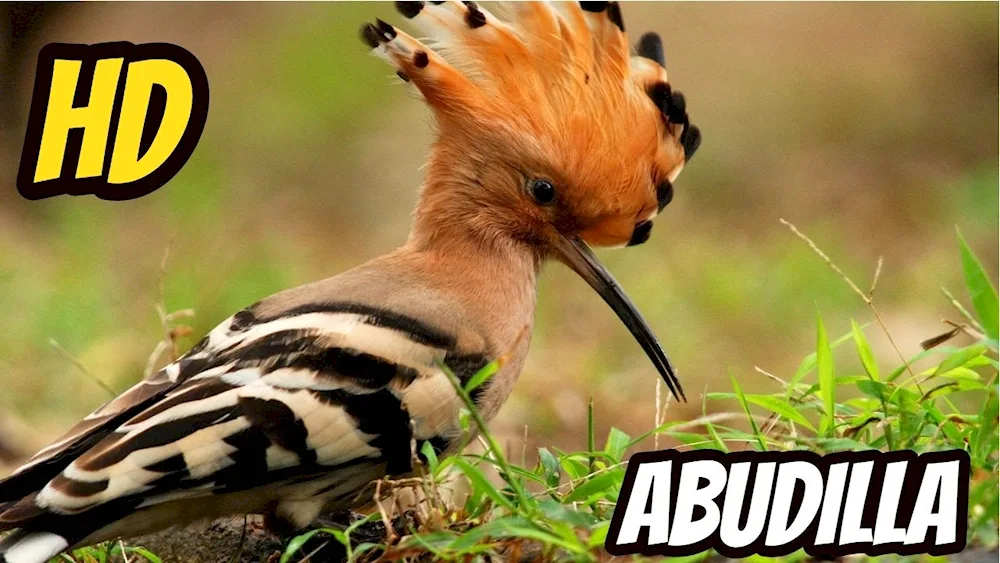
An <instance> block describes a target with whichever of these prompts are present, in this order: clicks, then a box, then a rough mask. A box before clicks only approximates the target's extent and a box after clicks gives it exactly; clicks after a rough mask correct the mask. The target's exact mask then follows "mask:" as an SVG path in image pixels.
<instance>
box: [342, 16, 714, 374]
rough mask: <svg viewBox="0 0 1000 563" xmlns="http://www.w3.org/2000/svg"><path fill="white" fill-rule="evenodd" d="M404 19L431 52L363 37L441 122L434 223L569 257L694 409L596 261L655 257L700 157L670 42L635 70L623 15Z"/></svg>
mask: <svg viewBox="0 0 1000 563" xmlns="http://www.w3.org/2000/svg"><path fill="white" fill-rule="evenodd" d="M396 7H397V10H398V11H399V12H400V13H401V14H402V15H403V16H405V17H406V18H407V19H408V20H410V22H411V24H412V25H413V27H415V28H416V29H417V30H419V32H420V33H421V34H422V36H424V37H426V39H424V40H423V41H418V40H417V39H415V38H413V37H412V36H410V35H408V34H406V33H404V32H403V31H401V30H399V29H397V28H395V27H394V26H392V25H390V24H387V23H385V22H382V21H377V23H374V24H366V25H365V26H363V27H362V30H361V35H362V39H363V40H364V41H365V42H366V43H367V44H368V45H369V46H370V47H372V48H373V49H374V50H375V52H376V53H378V54H380V55H381V56H384V57H386V58H387V59H388V60H389V61H390V62H391V63H392V64H393V65H394V66H395V67H396V68H397V70H398V74H399V76H400V77H401V78H402V79H404V80H406V81H408V82H411V83H412V84H413V85H414V86H415V87H416V89H417V90H418V91H419V92H420V94H422V96H423V98H424V99H425V100H426V102H427V104H428V105H429V106H430V107H431V108H432V109H433V110H434V114H435V118H436V123H437V127H438V137H437V141H436V142H435V145H434V149H433V151H432V155H431V160H430V164H429V167H428V170H427V180H426V183H425V187H424V192H423V194H422V200H421V206H420V207H419V208H418V210H417V220H418V222H420V221H421V219H422V217H421V215H422V214H424V215H427V216H428V217H427V222H428V224H431V225H440V224H441V223H442V222H444V221H456V220H459V221H462V222H463V223H464V225H465V226H466V227H467V228H468V229H469V230H470V231H472V232H474V233H475V234H476V235H477V236H479V237H481V238H484V239H491V240H510V241H515V242H518V243H526V244H528V245H531V246H532V247H533V248H535V249H537V251H538V252H539V254H540V255H544V256H555V257H557V258H559V259H560V260H562V261H563V262H565V263H566V264H567V265H569V266H570V267H571V268H573V269H574V270H575V271H576V272H577V273H578V274H580V275H581V276H582V277H584V278H585V279H586V280H587V281H588V282H589V283H590V284H591V286H593V287H594V288H595V289H596V290H597V291H598V292H599V293H600V294H601V295H602V297H604V298H605V300H607V301H608V303H609V304H610V305H611V306H612V307H613V308H614V309H615V311H616V312H617V313H618V314H619V316H620V317H621V318H622V320H623V321H624V322H625V323H626V325H628V326H629V328H630V329H631V330H632V332H633V334H634V335H635V336H636V338H637V339H638V340H639V342H640V343H641V344H642V345H643V348H644V349H645V350H646V352H647V353H648V354H649V355H650V357H651V358H652V359H653V361H654V363H656V365H657V367H658V368H659V370H660V372H661V374H663V375H664V378H665V379H666V380H667V383H668V385H669V386H670V387H671V389H672V390H674V391H675V394H679V393H678V392H679V391H680V388H679V384H677V382H676V378H675V377H674V376H673V371H672V368H670V365H669V363H668V362H667V359H666V356H665V355H664V354H663V352H662V350H661V349H660V348H659V345H658V344H657V343H656V339H655V337H653V336H652V333H651V331H650V330H649V327H648V326H647V325H646V323H645V322H644V321H643V320H642V318H641V317H640V316H639V314H638V313H637V312H636V310H635V307H634V306H633V305H632V304H631V302H630V301H629V300H628V298H627V297H626V296H625V294H624V293H623V292H622V291H621V288H620V287H619V286H618V284H617V283H616V282H615V281H614V279H613V278H612V277H611V275H610V274H609V273H608V272H607V271H606V270H605V269H604V268H603V267H602V266H601V265H600V263H599V262H598V261H597V259H596V257H595V256H594V255H593V253H592V252H591V251H590V247H589V245H593V246H626V245H634V244H641V243H643V242H645V241H646V240H647V239H648V238H649V236H650V231H651V229H652V226H653V223H652V220H653V218H654V217H655V216H656V215H657V214H658V213H659V212H660V211H662V210H663V208H664V207H665V206H666V205H667V204H668V203H669V202H670V200H671V199H672V198H673V181H674V180H675V179H676V178H677V176H678V174H679V173H680V171H681V169H682V168H683V166H684V164H685V162H687V160H688V159H690V158H691V156H692V155H693V153H694V151H695V149H697V147H698V144H699V141H700V134H699V131H698V129H697V128H696V127H695V126H693V125H692V124H691V123H690V122H689V120H688V116H687V113H686V109H685V102H684V98H683V96H682V95H681V94H680V93H679V92H676V91H674V90H672V88H671V86H670V84H669V82H668V81H667V72H666V70H665V68H664V56H663V47H662V44H661V41H660V38H659V37H658V36H657V35H655V34H652V33H650V34H646V35H644V36H643V37H642V38H641V39H640V40H639V42H638V44H637V45H636V52H635V55H632V54H631V53H630V49H629V41H628V38H627V36H626V33H625V29H624V23H623V19H622V14H621V9H620V7H619V5H618V3H617V2H579V3H576V2H573V3H570V2H557V3H544V2H513V3H511V4H510V5H509V8H508V9H509V12H510V14H509V15H508V17H506V18H504V19H498V18H497V17H495V16H493V15H492V14H490V13H489V12H487V11H486V10H485V9H483V8H481V7H479V6H477V5H476V4H475V3H473V2H458V1H448V2H427V3H425V2H397V3H396ZM445 210H447V211H445ZM429 230H435V231H436V230H437V229H429ZM675 387H676V389H675Z"/></svg>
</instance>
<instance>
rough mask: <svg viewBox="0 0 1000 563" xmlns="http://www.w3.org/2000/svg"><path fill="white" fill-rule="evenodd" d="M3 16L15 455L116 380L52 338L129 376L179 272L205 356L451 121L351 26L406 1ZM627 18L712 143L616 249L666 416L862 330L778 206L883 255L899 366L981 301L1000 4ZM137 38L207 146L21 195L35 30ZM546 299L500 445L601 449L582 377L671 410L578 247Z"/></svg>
mask: <svg viewBox="0 0 1000 563" xmlns="http://www.w3.org/2000/svg"><path fill="white" fill-rule="evenodd" d="M486 6H487V7H491V8H492V6H490V4H489V3H487V4H486ZM4 10H6V12H7V15H8V20H7V21H8V22H9V23H10V24H11V25H10V26H9V27H8V29H7V30H6V31H5V33H6V35H7V36H8V37H7V41H6V44H5V45H4V51H3V52H0V57H3V66H2V67H0V68H3V69H4V71H3V82H2V85H3V92H2V94H3V95H2V96H0V99H2V100H0V103H2V104H3V121H2V126H0V178H6V179H7V180H6V181H4V182H3V184H2V185H3V187H2V190H3V193H2V198H3V199H2V203H0V389H2V390H3V392H2V393H0V434H2V435H4V436H5V439H6V440H7V441H8V442H9V443H10V444H11V445H12V447H13V448H14V449H15V450H17V451H20V452H21V453H23V454H27V453H30V451H31V450H33V449H34V448H37V447H40V446H42V445H44V444H45V443H46V442H47V441H48V440H51V439H53V438H54V437H56V436H57V435H58V434H59V433H61V432H62V431H63V430H65V429H66V428H67V427H68V426H69V425H71V424H72V423H73V422H75V421H76V420H77V419H78V418H79V417H81V416H83V415H85V414H86V413H87V412H89V411H90V410H92V409H93V408H95V407H96V406H98V405H99V404H101V403H103V402H104V401H105V400H107V398H108V394H107V392H106V391H105V390H104V389H102V388H101V387H100V386H99V385H98V384H96V383H95V382H94V381H93V380H91V379H89V378H87V377H86V376H84V375H83V374H81V372H80V370H79V369H77V367H75V366H74V365H73V363H72V362H71V361H69V360H68V359H67V358H66V356H65V355H63V354H62V353H61V352H59V351H58V350H56V349H55V348H54V347H53V346H52V345H51V344H50V340H54V341H56V342H58V344H59V346H61V347H62V348H63V349H65V350H66V351H67V352H68V353H69V354H71V355H72V356H73V357H75V358H76V359H77V360H78V361H79V362H80V363H81V364H82V365H83V366H85V367H86V368H87V369H88V370H89V371H91V372H92V373H93V374H95V375H96V376H97V377H99V378H100V379H101V380H103V381H104V382H106V383H107V384H108V385H109V386H111V387H112V388H113V389H115V390H122V389H125V388H126V387H128V386H129V385H130V384H132V383H133V382H135V381H136V379H137V378H138V377H140V376H141V374H142V372H143V369H144V367H145V364H146V361H147V357H148V356H149V354H150V352H151V351H152V350H153V348H154V347H155V346H156V343H157V341H159V340H160V339H161V338H162V337H163V331H162V328H161V325H160V321H159V318H158V316H157V313H156V311H155V308H154V306H155V304H156V303H157V302H158V301H159V298H160V297H159V295H160V287H161V283H162V288H163V299H164V303H165V306H166V309H167V310H168V311H172V310H178V309H188V308H190V309H194V310H195V311H196V316H195V317H194V318H193V319H191V320H189V321H186V322H187V323H188V324H190V325H191V326H192V327H193V334H192V335H191V336H189V337H186V338H184V339H182V341H181V344H182V347H187V346H190V345H191V344H193V343H194V342H195V341H196V338H197V337H200V336H201V335H203V334H204V333H205V332H207V331H208V330H209V329H210V328H212V327H213V326H214V325H215V324H216V323H218V322H219V321H221V320H222V319H224V318H225V317H227V316H229V315H230V314H232V313H233V312H234V311H236V310H237V309H239V308H241V307H243V306H245V305H247V304H249V303H251V302H253V301H255V300H257V299H259V298H261V297H264V296H266V295H268V294H270V293H273V292H275V291H278V290H280V289H283V288H287V287H291V286H294V285H297V284H301V283H305V282H308V281H312V280H316V279H319V278H323V277H327V276H331V275H335V274H337V273H338V272H340V271H343V270H345V269H347V268H349V267H351V266H354V265H356V264H358V263H360V262H362V261H364V260H366V259H368V258H372V257H374V256H376V255H378V254H381V253H384V252H387V251H389V250H391V249H393V248H394V247H396V246H397V245H399V244H401V243H402V242H403V241H404V240H405V237H406V233H407V230H408V227H409V217H408V214H409V212H410V210H411V209H412V208H413V205H414V203H415V199H416V194H417V188H418V187H419V185H420V178H421V171H420V165H421V163H422V159H423V158H424V156H425V155H426V152H427V148H428V144H429V143H430V141H431V132H430V128H429V127H428V124H429V121H430V114H429V112H428V111H427V110H426V109H425V108H424V107H422V105H421V103H420V102H419V101H418V100H416V98H415V97H414V96H412V95H410V94H409V93H408V91H407V89H408V87H407V86H404V85H402V84H401V83H400V82H399V80H398V79H396V78H395V76H394V73H393V72H392V70H391V69H390V68H389V67H388V66H386V65H385V64H384V63H382V62H381V61H379V60H377V59H375V58H373V57H370V56H368V55H367V53H366V50H365V48H364V47H363V46H362V44H361V43H360V42H359V41H358V40H357V38H356V29H357V28H358V26H359V24H360V23H361V22H363V21H368V20H371V19H373V18H374V17H375V16H380V17H382V18H383V19H387V20H389V21H392V22H395V23H401V21H402V19H403V18H402V17H401V16H398V15H396V14H395V13H394V11H393V9H392V6H391V5H389V4H359V3H338V4H280V5H278V4H253V5H250V4H239V3H234V4H228V3H227V4H187V3H184V4H87V5H70V6H60V5H56V6H51V7H46V8H45V9H36V10H34V11H32V10H30V9H26V8H24V7H18V6H4ZM624 14H625V22H626V26H627V29H629V30H630V32H631V33H632V36H633V37H638V35H639V34H640V33H642V32H644V31H647V30H655V31H658V32H659V33H660V34H661V35H662V37H663V39H664V43H665V46H666V51H667V63H668V70H669V72H670V77H671V81H672V83H673V84H674V86H675V88H678V89H680V90H682V91H683V92H684V93H685V95H686V96H687V100H688V109H689V112H690V114H691V116H692V119H693V121H694V122H695V123H697V124H698V126H699V127H700V128H701V129H702V132H703V136H704V142H703V144H702V147H701V149H700V151H699V153H698V155H697V157H696V158H695V159H694V160H693V161H692V163H691V164H690V165H689V166H687V167H685V170H684V173H683V174H682V175H681V177H680V179H679V180H678V181H677V182H676V197H675V199H674V204H673V205H671V206H670V208H669V209H668V210H667V211H666V212H665V214H664V216H663V217H661V218H660V219H659V220H658V221H657V224H658V225H659V226H658V227H657V228H656V229H654V230H653V235H652V238H651V240H650V242H649V243H647V244H645V245H643V246H640V247H637V248H634V249H628V250H624V251H618V250H609V251H606V252H602V258H603V259H604V260H605V261H606V263H607V264H608V266H609V267H610V269H611V270H612V271H613V272H614V273H615V274H616V275H617V277H618V278H619V280H620V281H621V283H622V285H623V286H624V287H625V288H626V290H627V291H628V292H629V293H630V294H631V295H632V297H633V298H634V300H635V301H636V302H637V304H638V305H639V308H640V309H641V310H642V311H643V312H644V313H645V315H646V316H647V317H648V319H649V321H650V323H651V324H652V326H653V327H654V329H655V330H656V332H657V333H658V335H659V336H660V339H661V340H662V341H663V343H664V345H665V347H666V349H667V350H668V352H669V354H670V357H671V359H672V361H673V362H674V363H675V365H676V366H677V368H678V370H679V373H680V376H681V378H682V380H683V382H684V384H685V387H686V389H687V393H688V397H689V398H691V399H692V402H691V403H690V404H688V405H684V406H678V405H672V406H671V407H670V409H669V412H668V418H690V417H692V416H694V415H696V414H697V413H698V412H700V409H701V400H700V395H701V394H702V393H703V392H704V391H705V390H709V391H721V390H728V389H729V383H728V375H727V374H728V373H729V372H730V371H731V372H732V373H733V374H735V375H736V376H737V377H739V378H740V380H741V382H742V386H743V388H744V389H745V390H747V391H748V392H763V391H767V390H770V389H771V388H772V384H771V382H770V381H769V380H767V379H766V378H764V377H762V376H760V375H758V374H757V373H755V372H754V370H753V368H754V366H761V367H763V368H765V369H767V370H768V371H771V372H772V373H775V374H778V375H779V376H785V377H787V376H789V375H790V374H791V373H792V372H793V371H794V369H795V367H796V366H797V365H798V363H799V361H800V360H801V358H802V357H803V356H804V355H805V354H807V353H808V352H809V351H810V349H811V348H812V346H813V342H814V338H815V336H814V334H815V333H814V318H815V314H816V311H817V309H818V310H819V311H820V312H821V313H822V314H823V316H824V318H825V319H826V324H827V329H828V330H829V331H830V333H831V335H832V336H833V335H839V334H841V333H843V332H845V331H846V330H848V328H849V319H850V318H851V317H856V318H858V319H859V320H862V321H867V320H870V312H869V311H868V310H867V308H866V307H865V306H864V303H862V302H861V300H860V299H859V298H858V297H857V296H856V295H855V294H853V293H852V292H851V290H850V289H849V288H848V287H847V286H846V285H845V284H844V283H843V282H842V281H841V280H840V279H838V278H837V276H836V275H834V274H833V273H832V272H830V270H829V269H828V267H827V266H826V265H825V264H824V263H823V262H822V261H821V260H819V259H818V258H817V257H816V256H815V255H814V254H813V253H812V252H811V251H810V250H809V249H808V248H807V247H806V246H805V245H804V244H803V243H802V242H801V241H799V240H798V239H796V238H795V237H794V236H793V235H792V234H791V233H790V232H789V231H788V230H787V229H786V228H785V227H784V226H782V225H781V224H780V223H779V221H778V219H779V218H785V219H787V220H789V221H791V222H793V223H795V224H796V225H797V226H798V227H799V228H800V229H802V230H803V231H805V232H806V233H808V234H809V235H810V236H811V237H813V238H814V239H815V240H816V241H817V243H818V244H819V245H820V246H821V247H823V248H824V250H826V251H827V252H828V253H829V254H830V255H831V256H832V257H833V258H834V260H836V261H837V262H838V264H839V265H840V266H841V267H842V268H843V269H844V270H845V271H846V272H847V273H848V274H849V275H850V276H852V277H853V278H854V279H855V280H856V281H857V282H858V284H859V285H861V286H863V287H866V288H867V286H868V284H869V283H870V279H871V276H872V274H873V273H874V269H875V264H876V261H877V259H878V257H879V256H884V257H885V266H884V270H883V273H882V277H881V280H880V282H879V286H878V290H877V293H876V299H877V301H878V303H879V304H880V308H881V311H882V314H883V316H884V318H885V320H886V323H887V325H888V327H889V329H890V330H891V331H892V333H893V335H894V337H895V340H896V342H897V343H898V344H899V346H900V348H901V349H902V350H903V352H904V353H905V354H907V355H909V354H910V353H913V352H915V351H916V350H917V349H918V346H919V342H920V340H922V339H924V338H927V337H930V336H933V335H935V334H937V333H939V332H943V330H944V329H945V328H946V327H945V326H944V325H943V324H941V319H942V318H947V317H950V318H954V317H955V316H956V315H955V314H954V313H953V312H952V311H951V309H950V308H949V307H948V306H947V304H946V302H945V300H944V299H943V298H942V297H941V295H940V292H939V287H940V286H946V287H949V288H951V289H952V291H954V292H955V293H956V294H959V295H961V290H962V287H963V284H962V282H961V269H960V266H959V258H958V251H957V243H956V240H955V228H956V226H957V227H959V228H961V230H962V232H963V234H964V235H965V237H966V238H967V239H968V240H969V243H970V245H971V246H972V247H973V249H974V250H975V251H976V252H977V253H978V254H979V255H980V257H981V258H982V259H983V260H984V261H985V263H986V266H987V268H988V269H989V270H991V271H994V272H995V271H996V270H997V253H998V248H997V243H998V236H997V233H998V203H997V194H998V178H997V168H998V160H997V154H998V141H997V139H998V104H997V101H998V77H997V69H998V56H997V41H998V38H997V29H998V18H997V5H996V4H995V3H989V4H986V3H983V4H977V3H940V4H938V3H920V4H905V3H877V4H868V3H865V4H856V3H843V4H820V3H810V4H787V3H782V4H742V3H740V4H729V3H713V4H693V3H679V4H675V3H663V4H653V3H642V4H629V5H626V6H625V7H624ZM5 23H7V22H0V27H3V25H4V24H5ZM117 40H128V41H132V42H135V43H143V42H151V41H167V42H172V43H176V44H179V45H182V46H184V47H186V48H187V49H189V50H190V51H192V52H193V53H195V54H196V55H197V56H198V58H199V59H200V60H201V62H202V64H203V65H204V67H205V69H206V71H207V73H208V77H209V81H210V85H211V104H210V110H209V118H208V123H207V126H206V128H205V132H204V135H203V137H202V139H201V142H200V144H199V146H198V148H197V150H196V151H195V153H194V156H193V157H192V158H191V160H190V161H189V162H188V164H187V166H186V167H185V168H184V169H183V170H182V171H181V172H180V174H179V175H178V176H177V177H176V178H174V179H173V180H172V181H171V182H170V183H168V184H167V185H166V186H165V187H163V188H161V189H160V190H158V191H156V192H154V193H153V194H151V195H149V196H147V197H143V198H141V199H138V200H133V201H128V202H105V201H99V200H97V199H95V198H93V197H90V196H87V197H79V198H72V197H68V196H61V197H58V198H54V199H49V200H44V201H35V202H29V201H26V200H23V199H21V198H20V196H18V195H17V192H16V190H15V187H14V177H15V173H16V169H17V161H18V159H19V156H20V151H21V143H22V140H23V135H24V129H23V128H24V125H23V124H24V118H25V116H26V114H27V110H28V99H29V96H30V91H31V85H32V83H33V77H34V65H35V59H36V57H37V53H38V49H39V48H41V46H42V45H44V44H45V43H49V42H73V43H98V42H103V41H117ZM168 246H169V248H170V256H169V260H168V262H167V266H166V269H165V271H164V275H162V276H161V259H162V257H163V255H164V252H165V250H166V249H167V248H168ZM539 292H540V296H539V304H540V305H539V310H538V314H537V319H538V322H537V329H536V332H535V335H534V340H533V343H532V351H531V353H530V355H529V360H528V363H527V365H526V367H525V369H524V373H523V376H522V378H521V381H520V382H519V383H518V386H517V387H516V390H515V393H514V396H513V398H512V399H511V400H510V402H509V403H508V404H507V405H506V406H505V407H504V409H503V410H502V411H501V414H500V415H499V417H498V419H497V420H496V421H495V422H494V428H495V429H496V430H497V433H498V435H499V436H502V437H505V438H507V439H508V441H509V443H510V446H511V448H512V449H514V451H518V450H520V449H521V440H522V435H523V433H524V431H525V430H524V427H525V425H527V427H528V430H527V432H528V446H529V451H531V449H530V448H531V447H533V446H536V445H541V444H545V445H553V444H554V445H556V446H557V447H566V448H569V447H574V448H581V447H584V446H585V441H586V429H585V423H586V409H587V401H588V398H589V397H590V396H593V398H594V402H595V405H596V407H595V409H596V416H597V421H598V423H599V428H598V432H599V433H603V432H605V431H606V428H607V426H609V425H615V426H618V427H620V428H622V429H624V430H626V431H627V432H629V433H631V434H633V435H635V434H637V433H639V432H641V431H643V430H646V429H649V428H651V426H652V424H653V417H654V400H653V397H654V388H655V385H656V381H657V379H658V377H657V376H656V372H655V370H654V369H653V367H652V366H651V365H650V364H649V362H648V360H647V359H646V357H645V355H644V354H643V353H642V351H641V350H640V348H639V347H638V345H637V344H635V343H634V342H633V341H632V339H631V337H630V336H629V334H628V332H627V331H626V330H625V329H624V328H623V327H622V326H621V324H620V323H619V322H618V320H617V319H616V318H615V316H614V314H613V313H612V312H611V311H610V310H609V309H608V308H607V307H606V306H605V304H604V303H603V302H602V301H601V300H600V299H599V298H598V297H597V296H596V295H594V294H592V292H591V290H590V289H589V288H588V287H587V286H586V285H585V284H584V283H583V282H582V281H580V280H579V279H577V278H576V276H575V275H573V274H572V273H570V272H569V271H568V270H566V269H565V268H563V267H562V266H558V265H551V266H550V267H548V268H546V271H545V273H544V275H543V278H542V283H541V286H540V289H539ZM963 297H964V296H963ZM956 320H957V319H956ZM869 334H870V336H871V338H872V339H873V341H874V343H875V344H876V346H877V350H876V353H877V354H881V355H882V356H884V357H885V358H888V359H889V361H894V360H895V357H894V354H893V352H892V351H891V348H890V347H889V346H888V344H887V343H886V342H885V340H884V337H883V336H882V335H881V334H880V333H878V332H877V331H870V332H869ZM845 352H846V351H845ZM848 357H849V355H845V359H846V358H848ZM845 361H849V360H845Z"/></svg>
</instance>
